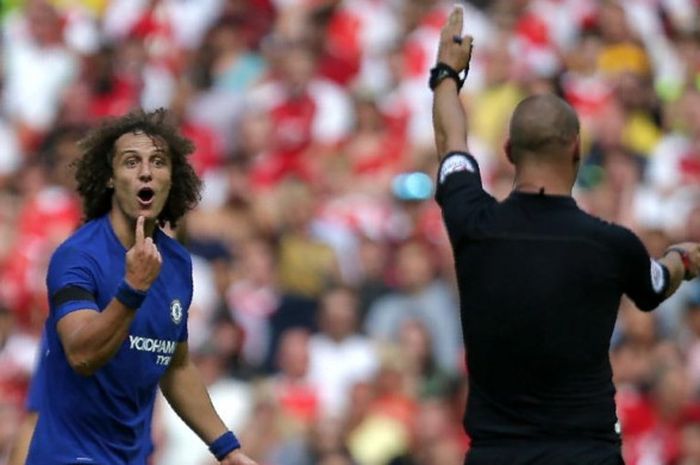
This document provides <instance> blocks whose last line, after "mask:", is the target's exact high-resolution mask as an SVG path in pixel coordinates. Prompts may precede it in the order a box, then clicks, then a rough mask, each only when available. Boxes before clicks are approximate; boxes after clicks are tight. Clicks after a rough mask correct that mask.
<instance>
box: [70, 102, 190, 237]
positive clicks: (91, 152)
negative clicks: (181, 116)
mask: <svg viewBox="0 0 700 465" xmlns="http://www.w3.org/2000/svg"><path fill="white" fill-rule="evenodd" d="M133 132H143V133H145V134H148V135H149V136H152V137H155V138H158V139H161V140H163V141H164V142H165V144H166V145H167V152H168V154H169V156H170V160H171V164H172V186H171V188H170V194H169V195H168V200H167V202H166V204H165V206H164V207H163V211H161V212H160V215H158V222H159V224H160V225H161V226H163V225H164V224H165V223H166V222H169V223H170V225H171V226H173V227H175V226H176V225H177V222H178V220H179V219H180V218H182V216H183V215H184V214H185V213H187V211H189V210H191V209H192V208H194V207H195V206H196V205H197V203H198V202H199V200H200V198H201V195H200V191H201V189H202V181H201V180H200V179H199V177H198V176H197V174H196V173H195V172H194V169H192V166H191V165H190V164H189V162H188V160H187V157H188V156H189V155H190V154H191V153H192V152H193V151H194V144H192V142H191V141H190V140H189V139H187V138H185V137H183V136H182V135H181V134H180V131H179V130H178V128H177V126H176V125H175V123H174V122H173V121H172V120H171V119H170V118H169V116H168V112H167V111H166V110H165V109H163V108H159V109H157V110H155V111H151V112H145V111H143V110H136V111H133V112H131V113H128V114H126V115H124V116H122V117H119V118H110V119H107V120H105V121H104V122H103V123H102V124H101V125H100V126H99V127H97V128H95V129H93V130H91V131H90V132H89V133H88V134H87V135H86V136H85V137H84V138H83V139H82V140H80V141H79V142H78V146H79V147H80V149H81V151H82V156H81V157H80V158H79V159H78V160H77V161H76V162H75V165H76V168H77V169H76V173H75V179H76V181H77V182H78V192H79V193H80V196H81V197H82V199H83V212H84V214H85V221H90V220H92V219H94V218H97V217H99V216H102V215H105V214H106V213H107V212H109V210H110V209H111V208H112V194H113V191H112V189H110V188H108V187H107V182H108V181H109V178H110V177H111V176H112V159H113V157H114V144H115V142H116V140H117V139H119V137H121V136H122V135H123V134H127V133H133Z"/></svg>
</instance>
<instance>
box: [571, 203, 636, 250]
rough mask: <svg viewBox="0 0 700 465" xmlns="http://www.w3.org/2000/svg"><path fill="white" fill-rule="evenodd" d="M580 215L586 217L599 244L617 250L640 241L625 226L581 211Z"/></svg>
mask: <svg viewBox="0 0 700 465" xmlns="http://www.w3.org/2000/svg"><path fill="white" fill-rule="evenodd" d="M582 213H583V214H584V215H586V216H587V218H588V220H589V224H590V225H591V233H592V235H594V236H595V237H596V238H597V239H598V240H600V241H601V242H604V243H606V244H608V245H610V246H613V247H616V248H617V247H624V246H630V245H632V244H634V243H638V242H640V241H641V240H640V239H639V237H638V236H637V235H636V234H635V233H634V232H633V231H632V230H631V229H630V228H628V227H627V226H624V225H621V224H619V223H615V222H613V221H609V220H605V219H603V218H600V217H598V216H595V215H592V214H590V213H587V212H583V211H582Z"/></svg>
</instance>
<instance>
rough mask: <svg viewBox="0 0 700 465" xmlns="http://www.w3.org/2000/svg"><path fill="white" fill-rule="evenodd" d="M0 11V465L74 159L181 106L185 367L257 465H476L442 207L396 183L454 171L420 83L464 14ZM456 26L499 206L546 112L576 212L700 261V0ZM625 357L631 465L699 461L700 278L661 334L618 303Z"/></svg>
mask: <svg viewBox="0 0 700 465" xmlns="http://www.w3.org/2000/svg"><path fill="white" fill-rule="evenodd" d="M0 5H1V6H0V21H1V26H0V31H1V33H2V35H1V39H0V40H1V43H0V464H2V463H3V461H4V457H5V455H6V453H7V450H8V447H9V444H10V443H11V441H12V438H13V436H14V434H15V432H16V428H17V426H18V425H19V422H20V420H21V418H22V416H23V415H24V412H25V409H24V399H25V396H26V390H27V386H28V384H29V382H30V379H31V376H32V372H33V370H34V367H35V360H36V355H35V353H36V348H37V344H38V338H39V335H40V333H41V327H42V325H43V321H44V318H45V316H46V313H47V296H46V290H45V285H44V278H45V271H46V266H47V262H48V259H49V257H50V255H51V252H52V250H53V249H54V248H55V247H56V245H57V244H59V243H60V242H61V241H62V240H64V239H65V238H66V236H67V235H68V234H69V233H70V232H71V231H73V230H74V229H75V228H76V226H77V225H79V224H80V222H81V204H80V199H79V198H78V197H77V196H76V193H75V190H74V181H73V171H72V166H71V162H72V161H73V160H74V159H75V158H76V157H77V156H78V155H79V149H78V147H77V146H76V142H77V141H78V140H79V139H80V138H81V137H82V136H83V135H84V134H85V131H86V130H87V129H88V128H90V127H92V126H94V125H96V124H99V121H100V119H102V118H105V117H109V116H114V115H121V114H123V113H125V112H127V111H129V110H130V109H133V108H137V107H142V108H145V109H155V108H158V107H167V108H169V109H170V110H171V113H172V117H173V118H175V119H176V121H177V122H178V124H179V125H180V127H181V129H182V131H183V133H184V134H186V135H187V136H188V137H189V138H191V139H192V140H193V141H194V142H195V144H196V147H197V149H196V152H195V153H194V154H193V156H192V163H193V165H194V166H195V168H196V170H197V172H198V173H199V175H200V176H201V177H202V178H203V179H204V182H205V190H204V192H203V198H202V202H201V203H200V205H199V207H198V208H197V209H196V210H194V211H193V212H191V213H190V214H188V216H187V217H186V219H185V221H184V222H183V224H182V225H181V226H179V229H178V230H177V231H175V234H177V236H178V237H179V238H180V239H181V240H182V241H183V242H184V243H185V244H186V246H187V247H188V249H189V250H190V251H191V253H192V255H193V262H194V289H195V294H194V299H193V305H192V307H191V308H190V313H189V325H190V329H189V334H190V350H191V352H192V354H193V357H194V358H195V360H196V362H197V364H198V366H199V368H200V370H201V371H202V377H203V379H204V380H205V381H206V382H207V384H208V385H209V389H210V392H211V395H212V399H213V402H214V404H215V406H216V407H217V409H218V410H219V412H220V413H221V414H222V417H223V418H224V420H225V421H226V422H227V423H228V425H229V426H230V427H231V428H232V429H233V430H234V431H236V433H237V434H238V436H239V437H240V439H241V441H242V443H243V444H244V445H245V448H246V451H247V453H248V454H249V455H250V456H252V457H253V458H254V459H256V460H257V461H258V462H259V463H260V464H261V465H316V464H319V465H320V464H323V465H438V464H439V465H459V464H461V463H462V460H463V454H464V452H465V450H467V448H468V446H469V439H468V437H467V436H465V435H464V433H463V431H462V429H461V424H460V422H461V414H462V411H463V408H464V404H465V396H466V390H467V387H466V379H467V376H468V367H466V366H465V363H464V349H463V346H462V342H461V334H460V321H459V312H458V302H457V292H456V287H455V282H454V276H453V272H452V257H451V252H450V249H449V244H448V242H447V238H446V234H445V232H444V230H443V226H442V223H441V218H440V213H439V210H438V209H437V206H436V204H435V203H434V202H433V201H432V200H431V198H430V196H431V189H432V188H431V186H429V185H428V186H427V188H426V185H425V177H420V176H418V177H416V176H415V175H414V176H405V174H406V173H414V174H415V173H425V174H427V175H429V176H430V177H431V178H432V177H433V175H434V173H435V171H436V169H437V157H436V154H435V149H434V145H433V139H432V137H433V134H432V124H431V93H430V91H429V90H428V87H427V76H428V70H429V69H430V67H431V66H432V65H433V63H434V59H435V54H436V47H437V43H438V36H439V29H440V27H441V26H442V24H443V23H444V21H445V19H446V16H447V14H448V13H449V11H450V8H451V7H452V5H453V4H452V2H448V1H442V0H52V1H50V0H24V1H23V0H5V1H3V2H2V3H1V4H0ZM463 5H464V7H465V9H466V21H465V23H466V28H467V30H468V31H469V32H470V33H471V34H472V35H473V36H474V37H475V39H474V44H475V51H474V55H473V58H472V63H471V69H470V72H469V78H468V80H467V83H466V86H465V89H464V90H463V92H462V94H461V98H462V99H463V103H464V106H465V108H466V109H467V111H468V114H469V125H470V131H469V132H470V136H469V137H470V139H469V144H470V149H471V151H472V152H473V153H474V154H475V155H476V157H477V159H478V160H479V161H480V164H481V166H482V173H483V177H484V182H485V184H486V187H487V189H488V190H489V191H490V192H491V193H493V195H495V196H496V197H498V198H503V197H505V196H507V195H508V193H509V192H510V190H511V189H512V168H511V166H510V165H509V164H508V163H507V161H506V159H505V157H504V155H503V153H502V149H501V147H502V145H503V142H504V136H505V134H506V130H507V123H508V118H509V116H510V113H511V111H512V109H513V108H514V106H515V105H516V103H517V102H518V101H519V100H520V99H522V98H523V97H524V96H527V95H529V94H532V93H537V92H555V93H558V94H559V95H562V96H563V97H564V98H566V99H567V100H568V101H569V102H570V103H571V104H572V105H573V106H574V107H575V108H576V110H577V111H578V113H579V115H580V118H581V123H582V132H581V142H582V147H583V153H584V158H583V162H582V167H581V171H580V176H579V181H578V183H577V185H576V188H575V198H576V200H577V202H578V204H579V205H580V206H581V207H582V208H584V209H585V210H586V211H589V212H591V213H593V214H595V215H597V216H599V217H602V218H604V219H606V220H609V221H614V222H617V223H620V224H623V225H625V226H627V227H629V228H630V229H632V230H633V231H635V232H636V233H637V234H638V235H639V236H640V237H641V238H642V239H643V241H644V242H645V244H646V246H647V247H648V249H649V251H650V253H651V254H652V255H654V256H659V255H660V254H662V253H663V251H664V249H665V247H667V246H668V245H669V244H670V243H671V242H677V241H681V240H693V241H700V2H698V1H697V0H619V1H615V0H597V1H594V0H494V1H486V0H471V1H468V2H465V3H464V4H463ZM513 266H518V264H517V263H514V264H513ZM499 285H503V286H507V285H508V283H499ZM562 311H566V309H562ZM611 361H612V364H613V368H614V381H615V383H616V386H617V389H618V399H617V400H618V416H619V418H620V422H621V426H622V434H623V438H624V446H623V452H624V456H625V459H626V461H627V463H628V465H657V464H658V465H667V464H668V465H700V283H699V282H698V281H697V280H696V281H693V282H689V283H686V284H684V285H683V286H682V287H681V289H680V290H679V292H678V293H677V294H676V295H675V296H674V297H673V298H671V299H669V300H668V301H667V302H665V303H664V304H663V305H662V306H661V307H660V308H659V309H658V310H656V311H655V312H653V313H642V312H640V311H639V310H638V309H636V308H634V305H633V304H632V303H631V302H629V301H627V300H623V301H622V302H621V306H620V313H619V318H618V323H617V325H616V329H615V331H614V334H613V338H612V345H611ZM48 382H49V385H50V382H51V380H49V381H48ZM86 401H89V399H86ZM153 436H154V443H155V446H156V450H155V452H154V455H153V459H152V463H153V464H155V465H160V464H167V465H178V464H182V465H204V464H211V463H214V461H213V458H212V457H211V456H210V454H209V453H208V451H207V450H206V447H205V446H204V445H203V444H201V443H200V442H199V439H197V438H196V437H195V436H194V435H193V433H191V432H189V430H187V428H186V427H185V426H184V424H182V423H181V422H180V420H179V419H178V418H177V417H176V415H175V414H174V413H173V412H172V410H170V409H169V407H168V406H167V403H166V402H163V401H159V403H158V406H157V409H156V413H155V418H154V425H153Z"/></svg>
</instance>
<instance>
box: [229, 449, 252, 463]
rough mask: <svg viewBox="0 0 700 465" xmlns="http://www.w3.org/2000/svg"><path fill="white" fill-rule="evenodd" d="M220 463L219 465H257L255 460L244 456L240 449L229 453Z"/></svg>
mask: <svg viewBox="0 0 700 465" xmlns="http://www.w3.org/2000/svg"><path fill="white" fill-rule="evenodd" d="M220 463H221V465H257V463H256V462H255V460H253V459H251V458H250V457H248V456H247V455H245V454H244V453H243V451H241V450H240V449H236V450H234V451H231V452H229V454H228V455H227V456H226V457H224V459H223V460H222V461H221V462H220Z"/></svg>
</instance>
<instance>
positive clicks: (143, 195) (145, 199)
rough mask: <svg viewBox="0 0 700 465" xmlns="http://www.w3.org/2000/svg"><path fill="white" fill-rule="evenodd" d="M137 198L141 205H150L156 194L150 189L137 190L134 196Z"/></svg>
mask: <svg viewBox="0 0 700 465" xmlns="http://www.w3.org/2000/svg"><path fill="white" fill-rule="evenodd" d="M136 195H137V196H138V197H139V201H140V203H141V204H142V205H150V204H151V203H152V202H153V199H154V198H155V196H156V193H155V192H154V191H153V189H151V188H150V187H143V188H141V189H139V191H138V193H137V194H136Z"/></svg>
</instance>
